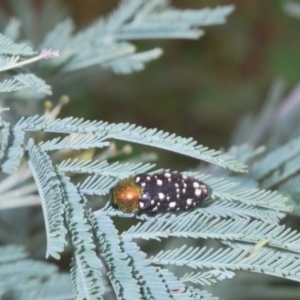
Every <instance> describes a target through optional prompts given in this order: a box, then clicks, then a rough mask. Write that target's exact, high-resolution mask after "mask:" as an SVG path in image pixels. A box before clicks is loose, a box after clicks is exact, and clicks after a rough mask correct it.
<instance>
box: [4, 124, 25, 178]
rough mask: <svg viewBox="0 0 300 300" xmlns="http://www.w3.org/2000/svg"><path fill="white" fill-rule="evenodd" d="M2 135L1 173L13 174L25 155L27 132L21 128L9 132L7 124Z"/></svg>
mask: <svg viewBox="0 0 300 300" xmlns="http://www.w3.org/2000/svg"><path fill="white" fill-rule="evenodd" d="M2 133H3V139H2V145H1V146H3V149H1V171H2V172H4V173H7V174H12V173H13V172H14V171H15V170H16V169H17V167H18V166H19V165H20V160H21V158H22V157H23V155H24V138H25V132H24V131H23V130H20V129H19V128H15V129H13V130H8V127H7V124H6V125H4V130H3V131H2ZM2 151H3V152H2Z"/></svg>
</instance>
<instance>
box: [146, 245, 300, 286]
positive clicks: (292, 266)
mask: <svg viewBox="0 0 300 300" xmlns="http://www.w3.org/2000/svg"><path fill="white" fill-rule="evenodd" d="M185 248H186V246H182V247H181V248H177V249H174V250H167V251H161V252H160V253H158V254H157V255H155V256H154V257H152V258H150V260H151V262H152V263H154V264H158V265H161V264H163V265H178V266H182V265H184V266H188V267H190V268H193V269H202V268H204V267H206V268H214V269H221V270H247V271H252V272H258V273H262V272H263V273H265V274H269V275H273V276H278V277H285V278H290V279H293V280H295V281H300V273H299V270H300V266H299V257H297V256H294V255H291V254H283V253H280V252H275V251H269V250H267V251H264V250H261V251H259V252H257V253H255V254H254V255H252V256H251V255H249V251H245V250H242V249H233V250H232V249H230V248H227V249H219V250H217V251H213V249H210V250H206V247H204V248H202V249H200V248H199V247H197V248H192V247H191V248H188V249H187V250H185Z"/></svg>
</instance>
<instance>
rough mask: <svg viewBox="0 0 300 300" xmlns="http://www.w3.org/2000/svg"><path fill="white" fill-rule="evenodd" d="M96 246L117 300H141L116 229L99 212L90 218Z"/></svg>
mask: <svg viewBox="0 0 300 300" xmlns="http://www.w3.org/2000/svg"><path fill="white" fill-rule="evenodd" d="M92 224H93V228H94V232H95V237H96V244H97V248H98V249H99V252H100V253H101V257H102V260H103V262H104V263H105V265H106V268H107V276H108V278H109V280H110V282H111V285H112V287H113V289H114V292H115V295H116V297H117V299H142V297H141V293H140V287H139V285H138V282H137V279H136V278H135V277H134V276H133V267H132V266H131V264H130V259H129V258H128V256H127V254H126V253H124V251H123V250H122V248H121V242H120V239H119V236H118V232H117V229H116V228H115V226H113V223H112V221H111V219H109V218H108V217H106V215H105V214H103V213H101V212H97V213H95V216H94V217H92Z"/></svg>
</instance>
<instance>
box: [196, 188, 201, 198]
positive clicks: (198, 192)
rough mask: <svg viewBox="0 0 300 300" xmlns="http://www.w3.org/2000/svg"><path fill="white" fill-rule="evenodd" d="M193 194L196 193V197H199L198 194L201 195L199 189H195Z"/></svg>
mask: <svg viewBox="0 0 300 300" xmlns="http://www.w3.org/2000/svg"><path fill="white" fill-rule="evenodd" d="M195 195H196V196H197V197H199V196H200V195H201V190H199V189H196V190H195Z"/></svg>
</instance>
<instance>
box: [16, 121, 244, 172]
mask: <svg viewBox="0 0 300 300" xmlns="http://www.w3.org/2000/svg"><path fill="white" fill-rule="evenodd" d="M16 126H21V127H22V128H23V129H24V130H43V131H50V132H60V133H90V134H91V133H93V134H96V135H97V136H98V137H101V138H102V140H103V141H104V140H109V139H112V138H113V139H118V140H125V141H128V142H135V143H139V144H144V145H149V146H153V147H157V148H161V149H165V150H169V151H173V152H176V153H180V154H184V155H188V156H190V157H194V158H197V159H200V160H204V161H206V162H209V163H212V164H216V165H218V166H220V167H223V168H226V169H229V170H232V171H236V172H246V166H245V165H244V164H242V163H239V162H237V161H235V160H234V159H233V158H231V157H229V156H227V155H224V154H221V152H220V151H215V150H210V149H208V148H207V147H204V146H202V145H197V142H196V141H194V140H193V139H192V138H182V137H179V136H176V135H175V134H169V133H168V132H163V131H157V130H156V129H146V128H143V127H140V126H138V127H136V126H135V125H130V124H128V123H126V124H123V123H120V124H107V123H103V122H97V123H96V122H90V121H84V120H83V119H76V118H66V119H58V120H55V121H46V120H44V119H43V118H39V117H38V116H35V117H30V118H27V119H21V120H20V121H19V122H18V124H17V125H16Z"/></svg>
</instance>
